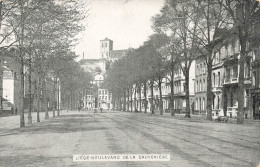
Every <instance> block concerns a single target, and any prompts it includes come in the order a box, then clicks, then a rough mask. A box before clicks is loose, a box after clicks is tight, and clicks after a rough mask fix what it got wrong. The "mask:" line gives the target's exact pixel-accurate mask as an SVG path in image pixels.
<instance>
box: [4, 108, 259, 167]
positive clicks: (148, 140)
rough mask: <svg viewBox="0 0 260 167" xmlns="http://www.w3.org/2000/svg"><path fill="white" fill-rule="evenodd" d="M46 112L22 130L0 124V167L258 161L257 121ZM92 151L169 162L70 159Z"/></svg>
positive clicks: (210, 166)
mask: <svg viewBox="0 0 260 167" xmlns="http://www.w3.org/2000/svg"><path fill="white" fill-rule="evenodd" d="M49 115H50V119H49V120H43V121H42V122H40V123H33V124H32V125H30V126H27V127H25V128H17V126H14V125H12V124H11V123H10V121H9V122H8V121H6V122H4V123H5V125H6V126H5V128H3V129H5V131H4V130H3V129H0V132H1V134H0V141H1V144H0V148H1V149H0V166H4V167H9V166H91V167H92V166H107V167H110V166H118V167H121V166H135V167H136V166H147V167H148V166H178V167H180V166H183V167H186V166H189V167H190V166H207V167H213V166H222V167H224V166H236V167H238V166H239V167H240V166H241V167H244V166H252V167H255V166H257V165H258V163H259V157H260V140H259V138H260V136H259V133H257V132H258V130H259V127H260V123H259V122H257V121H256V122H253V123H252V122H251V123H246V124H244V125H236V124H232V123H217V122H209V121H205V120H203V119H198V118H196V117H192V118H191V119H183V116H182V115H181V116H178V115H176V116H175V117H171V116H169V115H164V116H160V115H151V114H148V113H147V114H144V113H130V112H119V111H104V112H103V113H96V114H94V113H93V111H92V110H91V111H81V112H78V111H69V112H67V111H63V112H62V115H61V116H59V117H55V118H52V117H51V116H52V115H51V113H49ZM35 116H36V115H33V120H35V118H34V117H35ZM15 118H16V116H14V118H13V119H12V120H15ZM17 118H18V116H17ZM42 118H43V117H42ZM0 119H1V120H4V119H7V118H5V117H1V118H0ZM10 120H11V119H10ZM1 123H2V124H3V121H1ZM8 123H10V126H9V129H8V128H7V127H8V126H7V125H8ZM6 129H8V131H7V130H6ZM241 132H242V133H241ZM93 154H94V155H114V154H170V161H164V162H163V161H162V162H152V161H146V162H134V161H127V162H122V161H121V162H104V161H103V162H100V161H97V162H73V159H72V158H73V155H93Z"/></svg>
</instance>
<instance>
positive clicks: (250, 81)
mask: <svg viewBox="0 0 260 167" xmlns="http://www.w3.org/2000/svg"><path fill="white" fill-rule="evenodd" d="M244 84H245V85H247V84H249V85H250V84H252V80H251V78H250V77H246V78H244Z"/></svg>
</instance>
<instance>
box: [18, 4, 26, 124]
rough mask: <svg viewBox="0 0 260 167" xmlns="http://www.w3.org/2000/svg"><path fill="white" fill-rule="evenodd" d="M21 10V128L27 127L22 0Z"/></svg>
mask: <svg viewBox="0 0 260 167" xmlns="http://www.w3.org/2000/svg"><path fill="white" fill-rule="evenodd" d="M19 5H20V10H21V37H20V60H21V66H20V73H21V90H20V99H21V106H20V127H24V126H25V122H24V69H23V68H24V58H23V40H24V21H23V20H24V2H23V0H20V4H19Z"/></svg>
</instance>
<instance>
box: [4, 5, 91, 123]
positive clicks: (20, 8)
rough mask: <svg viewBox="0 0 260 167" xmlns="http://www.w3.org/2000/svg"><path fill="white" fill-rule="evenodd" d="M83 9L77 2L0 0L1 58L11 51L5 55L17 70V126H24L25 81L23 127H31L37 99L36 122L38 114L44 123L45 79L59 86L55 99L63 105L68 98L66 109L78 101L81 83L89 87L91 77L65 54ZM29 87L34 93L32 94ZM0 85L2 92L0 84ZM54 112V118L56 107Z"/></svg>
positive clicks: (81, 20)
mask: <svg viewBox="0 0 260 167" xmlns="http://www.w3.org/2000/svg"><path fill="white" fill-rule="evenodd" d="M86 9H87V6H86V4H84V3H83V2H81V1H77V0H63V1H56V0H33V1H31V0H8V1H0V23H1V24H0V30H1V31H0V32H1V34H0V37H1V40H0V44H1V46H2V48H3V49H2V50H1V52H0V54H1V59H2V58H3V57H4V56H6V55H4V54H6V52H7V50H8V49H9V48H10V47H12V48H14V49H11V50H10V49H9V53H11V54H10V56H13V58H14V59H15V60H16V61H17V62H18V64H19V65H20V70H19V72H20V77H19V79H20V82H21V83H20V86H21V87H20V99H21V103H20V106H19V111H20V126H21V127H24V126H25V121H24V107H25V106H24V97H25V96H24V92H25V90H24V88H25V86H24V85H25V79H28V81H29V82H28V84H29V93H28V94H29V111H28V123H29V124H30V123H31V122H32V117H31V112H32V105H33V99H34V98H36V99H35V100H37V107H36V109H37V121H38V122H39V121H40V117H39V112H40V110H43V111H45V118H46V119H48V118H49V115H48V111H47V107H46V106H47V103H46V80H47V79H49V78H52V81H53V82H54V83H56V84H57V82H60V83H61V90H62V92H61V95H62V97H58V99H62V101H63V103H64V102H65V101H66V99H67V98H68V96H69V98H70V102H69V103H70V107H72V106H73V105H74V104H75V103H76V101H75V100H72V99H79V94H80V93H82V91H83V90H84V89H85V87H86V86H88V84H85V83H89V81H90V79H91V77H90V75H89V74H88V73H85V72H84V71H83V69H81V67H80V65H79V64H78V63H77V62H75V61H74V59H75V58H76V55H75V53H74V52H72V51H71V50H72V49H73V46H74V45H75V44H76V42H77V38H76V37H77V35H78V34H79V33H80V32H81V31H83V30H84V28H85V26H84V24H83V23H84V21H85V17H86V14H87V10H86ZM1 62H2V61H1ZM25 66H26V67H27V68H28V75H26V76H28V77H25V73H26V71H24V69H25V68H24V67H25ZM1 71H2V68H1ZM1 74H2V72H1ZM1 77H2V76H1ZM1 82H2V81H1ZM33 83H35V87H36V90H37V91H36V92H33V91H32V87H33V86H32V84H33ZM0 86H1V88H2V84H1V85H0ZM54 90H55V89H54ZM54 93H55V92H54ZM33 94H36V95H34V96H33ZM41 97H42V98H41ZM76 97H78V98H76ZM1 101H2V99H1ZM40 103H41V105H40ZM40 106H42V107H40ZM74 106H75V105H74ZM57 109H58V115H59V114H60V113H59V109H60V106H59V104H58V106H57ZM54 116H55V113H54Z"/></svg>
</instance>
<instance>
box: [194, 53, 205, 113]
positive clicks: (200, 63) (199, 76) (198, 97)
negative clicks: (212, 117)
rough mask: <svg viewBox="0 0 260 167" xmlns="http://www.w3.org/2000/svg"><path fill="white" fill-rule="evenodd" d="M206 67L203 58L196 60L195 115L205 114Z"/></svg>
mask: <svg viewBox="0 0 260 167" xmlns="http://www.w3.org/2000/svg"><path fill="white" fill-rule="evenodd" d="M206 69H207V67H206V61H205V58H204V57H202V56H200V57H197V58H196V65H195V88H194V89H195V114H206V106H207V95H206V93H207V70H206Z"/></svg>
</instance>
